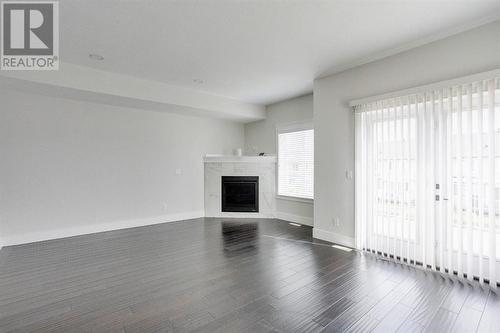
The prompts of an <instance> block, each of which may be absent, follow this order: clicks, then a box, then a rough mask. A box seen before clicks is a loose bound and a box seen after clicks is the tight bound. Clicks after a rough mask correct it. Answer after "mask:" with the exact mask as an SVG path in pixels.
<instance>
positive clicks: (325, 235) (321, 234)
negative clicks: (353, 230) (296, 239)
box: [313, 228, 356, 248]
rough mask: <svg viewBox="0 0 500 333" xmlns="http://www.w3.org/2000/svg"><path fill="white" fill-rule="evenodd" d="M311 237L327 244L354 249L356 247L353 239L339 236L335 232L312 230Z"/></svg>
mask: <svg viewBox="0 0 500 333" xmlns="http://www.w3.org/2000/svg"><path fill="white" fill-rule="evenodd" d="M313 237H314V238H317V239H321V240H324V241H327V242H332V243H335V244H339V245H343V246H348V247H352V248H354V247H355V246H356V242H355V240H354V237H349V236H345V235H341V234H337V233H335V232H331V231H327V230H323V229H318V228H313Z"/></svg>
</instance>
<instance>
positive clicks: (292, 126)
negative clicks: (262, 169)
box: [275, 119, 314, 203]
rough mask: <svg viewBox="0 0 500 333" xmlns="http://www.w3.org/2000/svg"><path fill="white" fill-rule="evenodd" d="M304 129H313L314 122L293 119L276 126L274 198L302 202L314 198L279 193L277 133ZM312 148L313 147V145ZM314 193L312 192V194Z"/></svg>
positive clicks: (312, 200) (312, 201) (310, 200)
mask: <svg viewBox="0 0 500 333" xmlns="http://www.w3.org/2000/svg"><path fill="white" fill-rule="evenodd" d="M306 130H314V123H313V121H312V119H311V120H305V121H295V122H290V123H285V124H279V125H277V126H276V135H275V138H276V161H277V162H276V163H277V164H276V198H277V199H281V200H289V201H296V202H304V203H314V198H313V199H311V198H302V197H294V196H288V195H280V194H279V192H278V191H279V163H280V159H279V155H280V154H279V149H280V147H279V135H280V134H283V133H290V132H299V131H306ZM313 149H314V147H313ZM313 195H314V194H313Z"/></svg>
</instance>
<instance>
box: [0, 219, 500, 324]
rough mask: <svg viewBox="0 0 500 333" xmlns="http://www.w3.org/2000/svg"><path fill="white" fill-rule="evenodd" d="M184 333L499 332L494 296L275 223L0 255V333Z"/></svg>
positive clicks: (117, 235)
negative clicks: (341, 247) (331, 243)
mask: <svg viewBox="0 0 500 333" xmlns="http://www.w3.org/2000/svg"><path fill="white" fill-rule="evenodd" d="M185 331H193V332H321V331H325V332H384V333H385V332H395V331H398V332H421V331H428V332H446V331H449V332H476V331H478V332H500V297H499V295H497V294H496V293H495V292H493V291H490V289H489V288H488V287H486V286H482V285H479V284H477V283H470V282H467V281H463V280H459V279H456V278H453V277H448V276H445V275H440V274H439V273H435V272H429V271H423V270H420V269H415V268H412V267H407V266H404V265H399V264H395V263H392V262H387V261H384V260H379V259H377V258H375V257H373V256H372V255H367V254H363V253H360V252H356V251H352V252H344V251H341V250H338V249H335V248H332V247H331V246H330V244H328V243H325V242H321V241H317V240H315V241H313V239H312V236H311V228H309V227H305V226H302V227H294V226H291V225H289V224H288V223H287V222H285V221H280V220H249V219H245V220H238V219H208V218H206V219H196V220H188V221H182V222H174V223H166V224H161V225H154V226H148V227H141V228H134V229H127V230H120V231H111V232H106V233H99V234H93V235H85V236H79V237H72V238H66V239H61V240H54V241H47V242H40V243H33V244H28V245H21V246H13V247H6V248H4V249H2V250H1V251H0V332H126V333H133V332H141V333H144V332H185Z"/></svg>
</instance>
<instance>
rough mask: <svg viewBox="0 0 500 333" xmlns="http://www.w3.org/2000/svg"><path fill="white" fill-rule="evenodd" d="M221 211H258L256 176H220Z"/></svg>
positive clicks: (257, 181) (257, 180)
mask: <svg viewBox="0 0 500 333" xmlns="http://www.w3.org/2000/svg"><path fill="white" fill-rule="evenodd" d="M222 211H223V212H242V213H243V212H246V213H248V212H251V213H258V212H259V177H258V176H222Z"/></svg>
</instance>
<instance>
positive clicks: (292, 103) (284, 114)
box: [245, 94, 314, 225]
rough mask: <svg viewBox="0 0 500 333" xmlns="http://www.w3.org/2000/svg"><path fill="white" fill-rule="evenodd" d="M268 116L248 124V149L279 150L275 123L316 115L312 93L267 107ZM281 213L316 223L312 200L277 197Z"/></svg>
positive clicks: (302, 221) (279, 213)
mask: <svg viewBox="0 0 500 333" xmlns="http://www.w3.org/2000/svg"><path fill="white" fill-rule="evenodd" d="M266 114H267V118H266V119H265V120H261V121H256V122H253V123H248V124H246V125H245V153H246V154H248V155H257V154H258V153H260V152H265V153H268V154H276V126H278V125H280V124H287V123H293V122H296V121H304V120H312V119H313V96H312V94H311V95H305V96H301V97H297V98H293V99H290V100H286V101H283V102H280V103H276V104H272V105H269V106H267V108H266ZM276 209H277V212H278V217H279V218H283V219H287V220H293V221H294V222H299V223H303V224H308V225H312V224H313V213H314V208H313V204H312V203H306V202H297V201H290V200H283V199H278V200H277V201H276Z"/></svg>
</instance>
